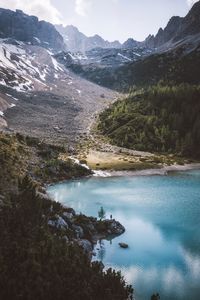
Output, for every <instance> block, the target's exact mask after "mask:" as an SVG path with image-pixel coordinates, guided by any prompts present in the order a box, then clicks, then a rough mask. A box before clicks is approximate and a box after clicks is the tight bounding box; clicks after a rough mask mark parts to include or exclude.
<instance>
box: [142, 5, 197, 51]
mask: <svg viewBox="0 0 200 300" xmlns="http://www.w3.org/2000/svg"><path fill="white" fill-rule="evenodd" d="M196 34H200V1H198V2H196V3H195V4H194V5H193V7H192V8H191V10H190V11H189V13H188V14H187V15H186V16H185V17H184V18H181V17H178V16H174V17H172V18H171V19H170V21H169V22H168V24H167V26H166V27H165V28H164V29H162V28H160V29H159V31H158V33H157V34H156V36H153V35H150V36H148V37H147V39H146V40H145V44H146V46H148V47H152V48H159V47H162V46H164V45H165V47H167V46H168V44H169V46H171V45H172V44H174V43H177V42H179V41H180V40H183V39H186V38H189V37H190V36H192V35H196Z"/></svg>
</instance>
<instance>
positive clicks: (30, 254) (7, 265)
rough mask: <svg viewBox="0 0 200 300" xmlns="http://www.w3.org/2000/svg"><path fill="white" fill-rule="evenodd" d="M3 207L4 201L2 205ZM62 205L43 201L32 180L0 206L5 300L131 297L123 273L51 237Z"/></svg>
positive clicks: (0, 281)
mask: <svg viewBox="0 0 200 300" xmlns="http://www.w3.org/2000/svg"><path fill="white" fill-rule="evenodd" d="M1 204H2V203H1ZM58 209H60V205H59V204H57V203H56V202H52V201H50V200H49V201H48V200H44V199H41V198H40V197H39V196H38V195H37V193H36V190H35V186H34V184H32V183H31V182H30V181H29V180H28V179H27V178H26V179H25V180H24V181H23V182H22V183H21V184H20V186H19V193H18V194H17V195H15V196H13V195H12V196H10V197H9V198H8V199H6V201H5V202H4V204H2V206H1V208H0V299H5V300H6V299H9V300H35V299H37V300H47V299H48V300H62V299H63V300H66V299H70V300H80V299H84V300H93V299H96V300H102V299H104V300H112V299H113V300H125V299H132V288H131V287H130V286H127V285H126V283H125V281H124V279H123V277H122V276H121V273H120V272H115V271H114V270H112V269H109V270H107V271H104V270H103V266H102V264H101V263H98V262H93V263H91V261H90V260H89V258H88V257H87V256H86V255H85V254H84V253H83V251H82V249H80V247H79V246H78V245H77V244H76V243H73V244H69V243H66V241H65V240H64V239H63V238H62V235H61V234H59V233H56V234H55V232H54V233H52V232H51V230H50V228H49V226H48V218H49V216H50V215H51V216H52V214H56V213H57V210H58Z"/></svg>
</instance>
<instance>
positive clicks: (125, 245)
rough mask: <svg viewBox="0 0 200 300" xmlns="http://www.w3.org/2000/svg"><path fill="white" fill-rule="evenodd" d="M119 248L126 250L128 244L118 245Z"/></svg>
mask: <svg viewBox="0 0 200 300" xmlns="http://www.w3.org/2000/svg"><path fill="white" fill-rule="evenodd" d="M119 246H120V247H121V248H124V249H127V248H128V244H126V243H119Z"/></svg>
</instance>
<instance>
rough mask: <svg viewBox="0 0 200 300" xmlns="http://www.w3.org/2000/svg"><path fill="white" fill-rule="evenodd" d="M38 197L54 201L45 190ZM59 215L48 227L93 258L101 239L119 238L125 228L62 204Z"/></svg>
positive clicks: (38, 193)
mask: <svg viewBox="0 0 200 300" xmlns="http://www.w3.org/2000/svg"><path fill="white" fill-rule="evenodd" d="M37 195H38V196H39V197H40V198H41V199H43V200H44V201H54V200H52V199H50V198H49V196H48V195H47V194H46V192H45V190H44V189H42V192H41V191H37ZM59 205H60V209H59V213H57V214H56V215H53V216H51V217H50V218H49V219H48V226H49V227H50V228H51V229H52V231H55V232H56V233H58V232H59V234H60V235H61V236H62V238H63V239H64V240H65V241H66V242H67V243H72V244H73V243H77V244H78V245H79V246H81V247H82V248H83V250H84V252H85V253H87V254H88V255H89V257H92V254H93V248H94V245H95V244H96V243H97V241H98V240H99V239H106V238H109V237H111V236H112V238H114V237H116V236H119V235H121V234H123V233H124V232H125V228H124V226H123V225H122V224H120V223H119V222H118V221H116V220H115V219H109V220H108V219H105V220H98V219H97V218H94V217H88V216H85V215H83V214H76V212H75V211H74V209H73V208H69V207H64V206H62V205H61V204H59Z"/></svg>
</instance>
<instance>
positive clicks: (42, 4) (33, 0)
mask: <svg viewBox="0 0 200 300" xmlns="http://www.w3.org/2000/svg"><path fill="white" fill-rule="evenodd" d="M1 7H3V8H9V9H11V10H15V9H21V10H23V11H24V12H25V13H27V14H29V15H35V16H37V17H38V18H39V19H40V20H45V21H48V22H51V23H54V24H57V23H61V22H62V16H61V14H60V13H59V11H58V10H57V9H56V8H55V7H54V6H53V5H52V3H51V0H1Z"/></svg>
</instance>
